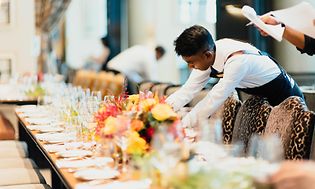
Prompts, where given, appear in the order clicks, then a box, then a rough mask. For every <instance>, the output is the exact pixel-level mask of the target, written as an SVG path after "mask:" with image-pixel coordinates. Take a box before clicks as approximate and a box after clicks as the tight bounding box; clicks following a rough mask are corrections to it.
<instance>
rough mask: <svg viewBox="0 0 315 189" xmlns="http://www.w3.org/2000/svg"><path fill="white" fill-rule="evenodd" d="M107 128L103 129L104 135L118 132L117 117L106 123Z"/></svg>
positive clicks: (108, 119)
mask: <svg viewBox="0 0 315 189" xmlns="http://www.w3.org/2000/svg"><path fill="white" fill-rule="evenodd" d="M104 124H105V127H104V128H103V129H102V133H103V134H104V135H111V134H114V133H115V132H116V129H117V128H118V126H119V125H118V124H119V122H118V120H117V118H115V117H112V116H109V117H108V118H107V119H106V121H105V123H104Z"/></svg>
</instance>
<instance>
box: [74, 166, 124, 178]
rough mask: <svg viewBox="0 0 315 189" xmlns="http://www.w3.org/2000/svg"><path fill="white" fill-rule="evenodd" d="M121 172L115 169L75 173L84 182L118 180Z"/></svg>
mask: <svg viewBox="0 0 315 189" xmlns="http://www.w3.org/2000/svg"><path fill="white" fill-rule="evenodd" d="M118 175H119V172H118V171H117V170H114V169H109V168H107V169H86V170H80V171H77V172H75V173H74V176H75V177H76V178H78V179H82V180H100V179H112V178H116V177H117V176H118Z"/></svg>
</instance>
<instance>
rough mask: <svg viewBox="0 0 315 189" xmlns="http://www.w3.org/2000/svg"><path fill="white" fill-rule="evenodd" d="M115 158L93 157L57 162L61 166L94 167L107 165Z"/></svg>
mask: <svg viewBox="0 0 315 189" xmlns="http://www.w3.org/2000/svg"><path fill="white" fill-rule="evenodd" d="M113 161H114V160H113V159H112V158H109V157H97V158H93V159H83V160H64V159H61V160H57V161H56V164H57V166H58V167H59V168H82V167H93V166H106V165H107V164H108V163H111V162H113Z"/></svg>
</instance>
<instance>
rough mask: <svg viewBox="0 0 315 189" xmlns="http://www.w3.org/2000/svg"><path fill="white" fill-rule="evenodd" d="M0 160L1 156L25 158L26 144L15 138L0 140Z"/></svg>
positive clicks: (26, 153)
mask: <svg viewBox="0 0 315 189" xmlns="http://www.w3.org/2000/svg"><path fill="white" fill-rule="evenodd" d="M0 149H1V152H2V153H0V161H1V159H2V158H16V157H18V158H25V157H28V150H27V144H26V143H25V142H21V141H16V140H1V141H0Z"/></svg>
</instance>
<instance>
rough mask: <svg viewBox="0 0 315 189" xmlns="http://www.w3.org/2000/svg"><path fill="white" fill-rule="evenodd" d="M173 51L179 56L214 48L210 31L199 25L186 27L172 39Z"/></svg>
mask: <svg viewBox="0 0 315 189" xmlns="http://www.w3.org/2000/svg"><path fill="white" fill-rule="evenodd" d="M174 46H175V52H176V54H177V55H180V56H192V55H194V54H197V53H198V52H200V51H203V50H206V49H209V50H215V44H214V41H213V38H212V36H211V34H210V32H209V31H208V30H207V29H206V28H204V27H202V26H199V25H194V26H191V27H190V28H187V29H185V30H184V31H183V33H181V34H180V35H179V37H178V38H177V39H176V40H175V41H174Z"/></svg>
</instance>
